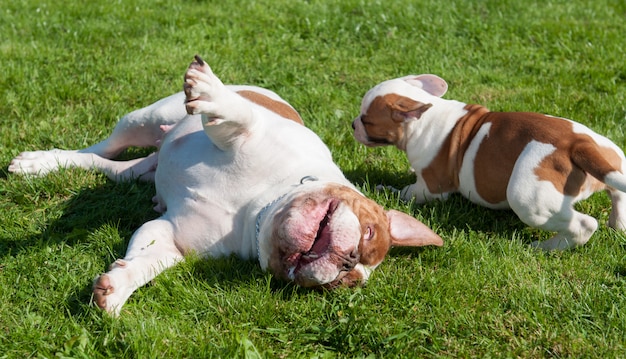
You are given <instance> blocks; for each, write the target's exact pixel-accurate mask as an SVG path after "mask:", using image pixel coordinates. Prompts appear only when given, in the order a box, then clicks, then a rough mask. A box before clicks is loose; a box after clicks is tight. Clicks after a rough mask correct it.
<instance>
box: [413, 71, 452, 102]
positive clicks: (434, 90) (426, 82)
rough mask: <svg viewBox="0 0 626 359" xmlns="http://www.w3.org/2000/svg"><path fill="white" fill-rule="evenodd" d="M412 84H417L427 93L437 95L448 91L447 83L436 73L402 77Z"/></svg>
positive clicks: (439, 95)
mask: <svg viewBox="0 0 626 359" xmlns="http://www.w3.org/2000/svg"><path fill="white" fill-rule="evenodd" d="M402 79H403V80H404V81H406V82H408V83H409V84H411V85H413V86H417V87H419V88H421V89H422V90H424V91H426V92H428V93H429V94H431V95H433V96H437V97H441V96H443V95H444V94H445V93H446V91H448V84H447V83H446V81H445V80H444V79H442V78H441V77H439V76H437V75H431V74H424V75H409V76H405V77H403V78H402Z"/></svg>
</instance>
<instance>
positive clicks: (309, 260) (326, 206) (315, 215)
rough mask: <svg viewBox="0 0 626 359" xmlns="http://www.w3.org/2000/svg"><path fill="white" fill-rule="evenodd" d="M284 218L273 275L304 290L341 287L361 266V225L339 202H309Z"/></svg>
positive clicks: (314, 200)
mask: <svg viewBox="0 0 626 359" xmlns="http://www.w3.org/2000/svg"><path fill="white" fill-rule="evenodd" d="M295 202H296V203H295V204H294V205H293V206H292V207H291V208H289V209H288V211H287V214H286V215H284V216H281V217H284V218H281V223H280V225H279V228H278V230H277V231H275V232H274V233H275V236H276V237H277V239H278V245H277V247H275V250H276V252H275V253H276V254H277V255H278V258H279V260H278V261H275V262H274V265H273V266H272V267H273V268H271V269H272V271H273V272H274V274H275V275H278V276H279V277H281V278H283V279H285V280H289V281H293V282H294V283H296V284H298V285H300V286H303V287H317V286H324V287H328V288H332V287H337V286H340V285H341V283H342V280H343V279H344V277H346V275H347V274H348V273H349V272H351V271H353V269H354V268H355V266H356V265H357V264H358V262H359V254H358V245H359V240H360V236H361V232H360V223H359V221H358V218H357V217H356V215H355V214H354V213H352V211H351V209H350V208H349V207H348V206H347V205H345V204H343V203H342V201H341V200H340V199H337V198H314V197H313V198H306V199H305V200H303V201H295Z"/></svg>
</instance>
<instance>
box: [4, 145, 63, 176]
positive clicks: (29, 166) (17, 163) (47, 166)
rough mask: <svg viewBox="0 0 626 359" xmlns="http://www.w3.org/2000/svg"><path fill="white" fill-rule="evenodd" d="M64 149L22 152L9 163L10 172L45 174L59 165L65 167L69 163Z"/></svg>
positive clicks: (34, 174)
mask: <svg viewBox="0 0 626 359" xmlns="http://www.w3.org/2000/svg"><path fill="white" fill-rule="evenodd" d="M65 157H66V156H65V154H64V151H61V150H56V149H54V150H50V151H33V152H22V153H20V154H19V155H18V156H17V157H15V158H14V159H13V160H11V163H10V164H9V172H12V173H17V174H24V175H33V176H43V175H45V174H47V173H49V172H52V171H55V170H57V169H58V168H59V167H65V166H68V165H69V164H68V163H67V159H66V158H65Z"/></svg>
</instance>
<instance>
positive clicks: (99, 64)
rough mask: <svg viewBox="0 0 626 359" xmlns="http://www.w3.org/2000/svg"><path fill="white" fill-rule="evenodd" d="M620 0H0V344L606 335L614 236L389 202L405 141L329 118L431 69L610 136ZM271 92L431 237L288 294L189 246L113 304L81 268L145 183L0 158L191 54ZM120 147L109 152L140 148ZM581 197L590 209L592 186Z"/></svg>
mask: <svg viewBox="0 0 626 359" xmlns="http://www.w3.org/2000/svg"><path fill="white" fill-rule="evenodd" d="M625 34H626V3H625V2H624V1H623V0H598V1H593V2H590V1H582V0H574V1H572V0H555V1H552V0H548V1H510V0H504V1H503V0H497V1H495V0H487V1H469V0H451V1H439V0H419V1H409V0H401V1H394V2H392V1H369V2H368V1H362V0H347V1H329V0H294V1H288V0H259V1H252V0H250V1H211V0H206V1H201V0H200V1H174V0H159V1H149V0H129V1H101V0H95V1H57V2H51V1H38V0H15V1H5V2H3V3H2V5H0V128H1V130H0V161H1V163H2V167H1V168H0V358H5V357H6V358H24V357H76V358H105V357H116V358H172V357H188V358H201V357H244V356H245V357H256V356H259V357H268V358H272V357H279V358H292V357H307V358H308V357H481V358H482V357H496V358H498V357H571V358H589V357H598V358H616V357H623V355H624V353H626V278H625V276H626V235H625V234H623V233H618V232H615V231H612V230H610V229H608V228H606V226H604V225H602V226H601V227H600V229H599V230H598V232H597V233H596V234H595V235H594V236H593V237H592V239H591V240H590V242H589V243H588V244H587V245H586V246H584V247H582V248H579V249H576V250H572V251H568V252H564V253H554V254H543V253H538V252H536V251H533V250H531V249H530V248H529V247H528V244H529V243H530V242H532V241H533V240H537V239H546V238H549V236H550V234H549V233H546V232H542V231H539V230H536V229H532V228H528V227H526V226H525V225H524V224H523V223H521V222H520V221H519V220H518V219H517V218H516V217H515V215H514V214H513V213H512V212H509V211H491V210H487V209H484V208H481V207H477V206H474V205H472V204H471V203H469V202H468V201H466V200H464V199H462V198H461V197H458V196H453V197H452V198H451V199H450V200H448V201H446V202H434V203H430V204H427V205H423V206H415V205H411V204H405V203H401V202H399V201H398V199H397V198H396V197H394V195H392V194H390V193H385V192H382V193H378V192H375V191H373V190H372V189H373V188H374V187H375V186H376V185H377V184H380V183H382V184H386V185H393V186H396V187H401V186H404V185H406V184H409V183H411V182H412V181H413V176H412V175H411V173H410V172H409V166H408V164H407V161H406V158H405V155H404V154H403V153H401V152H400V151H398V150H397V149H395V148H389V147H387V148H377V149H370V148H365V147H364V146H362V145H360V144H358V143H356V141H355V140H354V139H353V138H352V133H351V128H350V123H351V121H352V119H353V117H354V116H356V115H357V114H358V111H359V106H360V100H361V96H362V95H363V94H364V93H365V91H366V90H368V89H369V88H370V87H371V86H373V85H375V84H377V83H379V82H381V81H383V80H385V79H388V78H392V77H398V76H403V75H407V74H411V73H415V74H419V73H434V74H438V75H440V76H441V77H443V78H444V79H446V80H447V81H448V83H449V85H450V89H449V91H448V94H446V96H445V97H446V98H451V99H458V100H462V101H464V102H474V103H481V104H484V105H486V106H488V107H489V108H491V109H493V110H523V111H536V112H542V113H549V114H553V115H558V116H563V117H568V118H572V119H574V120H577V121H579V122H582V123H584V124H586V125H587V126H589V127H591V128H593V129H594V130H596V131H598V132H600V133H602V134H605V135H606V136H608V137H609V138H611V139H613V140H614V141H615V142H616V143H617V144H618V145H619V146H620V147H622V148H626V135H625V133H624V128H625V122H626V101H625V97H626V40H625V39H624V36H625ZM196 53H197V54H200V55H201V56H203V58H204V59H205V60H207V61H208V62H209V63H210V64H211V66H212V67H213V69H214V71H215V72H216V73H217V74H218V76H220V77H221V78H222V80H223V81H224V82H227V83H247V84H255V85H260V86H264V87H267V88H269V89H272V90H274V91H276V92H278V93H279V94H280V95H281V96H283V97H284V98H285V99H287V100H288V101H289V102H291V104H293V105H294V106H295V107H296V109H298V110H299V111H300V112H301V114H302V116H303V118H304V120H305V122H306V123H307V125H308V126H309V127H311V128H312V129H313V130H315V131H316V132H317V133H318V134H319V135H320V136H321V137H322V139H323V140H324V141H325V142H326V143H327V144H328V145H329V147H330V148H331V150H332V151H333V155H334V157H335V159H336V161H337V163H338V164H339V165H340V167H341V168H342V169H343V170H344V171H345V173H346V175H347V176H348V178H349V179H350V180H352V181H353V182H354V183H355V184H356V185H357V186H359V188H361V189H362V190H363V191H364V192H365V193H366V194H368V195H369V196H370V197H372V198H374V199H376V200H377V201H378V202H380V203H381V204H383V205H385V206H386V207H387V208H396V209H399V210H402V211H405V212H408V213H411V214H413V215H415V216H416V217H417V218H419V219H420V220H422V221H423V222H425V223H427V224H429V225H430V226H431V227H432V228H433V229H434V230H435V231H436V232H437V233H439V234H440V235H441V236H442V237H443V238H444V241H445V246H444V247H442V248H436V249H435V248H425V249H417V250H416V249H410V250H409V249H395V250H393V251H392V253H391V254H390V256H389V257H388V258H387V259H386V260H385V262H384V263H383V264H382V265H381V266H380V267H379V269H377V271H376V272H375V273H374V275H373V277H372V278H371V279H370V282H369V283H368V285H367V286H366V287H365V288H360V289H340V290H337V291H335V292H317V291H309V290H303V289H301V288H297V287H295V286H293V285H289V284H285V283H282V282H280V281H277V280H276V279H273V278H272V276H271V275H269V274H266V273H263V272H262V271H261V270H260V268H259V266H258V265H257V264H256V263H254V262H247V261H242V260H240V259H237V258H235V257H233V258H224V259H217V260H201V259H198V258H191V259H190V260H188V261H186V262H185V263H183V264H182V265H180V266H178V267H176V268H173V269H171V270H168V271H166V272H165V273H164V274H162V275H161V276H159V277H157V278H156V279H155V280H154V281H153V282H152V283H150V284H149V285H147V286H145V287H143V288H140V289H139V290H138V291H137V292H136V293H135V294H133V296H132V297H131V298H130V300H129V301H128V303H127V304H126V306H125V307H124V309H123V311H122V315H121V316H120V317H119V318H117V319H113V318H110V317H109V316H107V315H105V314H104V313H102V312H101V311H100V310H99V309H97V308H95V307H93V306H91V305H90V296H91V284H92V280H93V279H94V278H95V277H96V276H97V275H98V274H100V273H102V272H103V271H105V270H106V268H107V266H108V265H109V264H110V263H111V262H113V261H114V260H115V259H116V258H119V257H122V256H123V255H124V252H125V249H126V244H127V242H128V240H129V238H130V236H131V234H132V232H133V231H134V230H135V229H136V228H137V227H139V226H140V225H141V224H142V223H143V222H144V221H146V220H148V219H152V218H155V217H156V216H157V214H156V213H154V212H153V211H152V209H151V207H152V203H151V202H150V198H151V196H152V194H153V192H154V188H153V186H152V185H149V184H144V183H135V182H128V183H122V184H116V183H113V182H111V181H109V180H107V179H106V178H105V177H104V176H102V175H100V174H97V173H93V172H88V171H81V170H67V171H61V172H58V173H54V174H51V175H49V176H47V177H43V178H25V177H21V176H15V175H12V174H9V173H8V171H7V166H8V164H9V162H10V161H11V159H12V158H13V157H14V156H16V155H17V154H18V153H19V152H20V151H23V150H35V149H49V148H53V147H57V148H64V149H71V148H81V147H86V146H88V145H90V144H92V143H95V142H97V141H99V140H101V139H103V138H105V137H106V136H107V134H108V133H109V131H110V130H111V129H112V128H113V126H114V125H115V123H116V121H117V119H118V118H119V117H120V116H121V115H123V114H125V113H127V112H129V111H131V110H133V109H136V108H139V107H143V106H146V105H148V104H150V103H152V102H153V101H155V100H157V99H159V98H161V97H164V96H166V95H169V94H172V93H174V92H176V91H179V90H180V89H181V87H182V77H183V74H184V71H185V69H186V68H187V65H188V64H189V62H190V61H191V60H192V59H193V55H194V54H196ZM143 153H144V152H143V151H142V150H132V151H129V152H128V153H127V154H125V156H126V157H134V156H137V155H141V154H143ZM579 207H580V209H581V210H582V211H584V212H586V213H589V214H591V215H592V216H594V217H596V218H598V219H599V221H600V222H601V223H602V224H604V223H605V222H606V221H607V220H608V213H609V211H610V202H609V200H608V198H607V197H606V195H604V194H602V193H600V194H597V195H595V196H593V197H592V198H591V199H589V200H587V201H585V202H583V203H581V204H580V205H579Z"/></svg>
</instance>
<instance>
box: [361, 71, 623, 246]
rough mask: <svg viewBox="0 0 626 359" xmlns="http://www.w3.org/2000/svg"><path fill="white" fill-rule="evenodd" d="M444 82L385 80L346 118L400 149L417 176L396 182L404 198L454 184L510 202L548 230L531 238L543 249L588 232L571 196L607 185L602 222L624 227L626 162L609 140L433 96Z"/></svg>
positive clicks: (549, 120) (573, 126)
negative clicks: (540, 238)
mask: <svg viewBox="0 0 626 359" xmlns="http://www.w3.org/2000/svg"><path fill="white" fill-rule="evenodd" d="M447 88H448V85H447V84H446V82H445V81H444V80H443V79H441V78H439V77H437V76H435V75H419V76H415V75H411V76H406V77H402V78H398V79H393V80H389V81H385V82H383V83H380V84H378V85H377V86H375V87H374V88H372V89H371V90H369V91H368V92H367V93H366V94H365V97H364V98H363V102H362V104H361V114H360V115H359V116H358V117H357V118H356V119H355V120H354V122H353V124H352V127H353V128H354V136H355V138H356V139H357V140H358V141H360V142H361V143H363V144H365V145H368V146H379V145H395V146H396V147H398V148H399V149H401V150H403V151H405V152H406V153H407V156H408V159H409V161H410V163H411V166H412V167H413V169H414V170H415V173H416V175H417V181H416V183H415V184H412V185H410V186H407V187H405V188H404V189H402V191H401V195H402V197H403V198H404V199H406V200H409V199H412V198H415V200H416V201H417V202H425V201H429V200H432V199H437V198H446V196H447V195H448V194H450V193H454V192H460V193H461V194H462V195H463V196H465V197H467V198H469V199H470V200H471V201H472V202H474V203H477V204H480V205H483V206H486V207H489V208H511V209H512V210H513V211H514V212H515V213H516V214H517V215H518V216H519V217H520V219H521V220H522V221H523V222H525V223H526V224H528V225H530V226H534V227H538V228H541V229H544V230H548V231H554V232H557V233H556V234H555V236H554V237H552V238H551V239H549V240H547V241H544V242H541V243H537V242H535V243H533V245H535V246H539V247H540V248H543V249H547V250H552V249H566V248H570V247H573V246H576V245H583V244H585V243H586V242H587V241H588V240H589V237H590V236H591V235H592V234H593V232H594V231H595V230H596V228H597V226H598V222H597V220H596V219H594V218H592V217H590V216H588V215H585V214H582V213H580V212H577V211H575V210H574V208H573V205H574V203H576V202H577V201H580V200H582V199H585V198H587V197H589V196H590V195H591V194H593V193H594V192H596V191H599V190H607V191H608V192H609V194H610V196H611V201H612V204H613V208H612V211H611V215H610V219H609V225H610V226H611V227H613V228H616V229H619V230H624V229H626V194H624V192H625V191H626V176H624V173H625V170H626V164H625V160H624V153H623V152H622V150H621V149H620V148H619V147H618V146H616V145H615V144H614V143H613V142H611V141H610V140H608V139H607V138H605V137H603V136H600V135H598V134H597V133H594V132H593V131H591V130H590V129H589V128H587V127H585V126H583V125H581V124H579V123H576V122H573V121H570V120H567V119H562V118H555V117H551V116H546V115H541V114H536V113H527V112H490V111H489V110H488V109H486V108H485V107H483V106H480V105H468V104H465V103H462V102H458V101H452V100H445V99H442V98H440V97H441V96H443V94H444V93H445V92H446V90H447Z"/></svg>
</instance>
